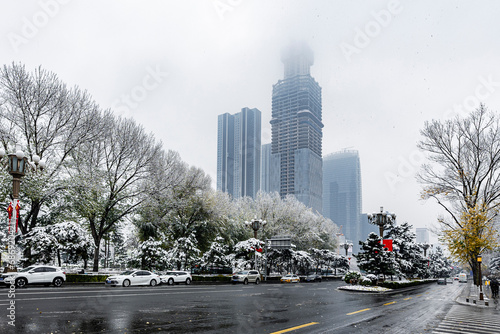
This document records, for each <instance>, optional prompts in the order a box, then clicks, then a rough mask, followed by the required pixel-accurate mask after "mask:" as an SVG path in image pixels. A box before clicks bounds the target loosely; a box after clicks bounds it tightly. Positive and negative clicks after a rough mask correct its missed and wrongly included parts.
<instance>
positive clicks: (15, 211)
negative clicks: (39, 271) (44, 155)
mask: <svg viewBox="0 0 500 334" xmlns="http://www.w3.org/2000/svg"><path fill="white" fill-rule="evenodd" d="M4 156H5V150H4V149H3V148H0V159H1V158H3V157H4ZM7 156H8V158H9V163H8V166H9V173H10V175H12V198H13V201H14V204H13V205H12V203H11V205H9V224H8V225H9V237H8V239H9V266H8V268H7V271H17V269H16V263H15V262H16V254H15V252H16V250H15V246H16V233H17V223H18V221H17V219H18V217H19V211H20V203H19V191H20V188H21V178H22V177H23V176H24V175H25V171H26V166H27V165H28V166H29V167H30V168H33V169H35V170H36V169H37V168H40V169H43V168H44V167H45V162H43V161H42V160H41V159H40V157H39V156H38V155H33V163H30V162H28V158H27V157H25V156H24V152H23V151H22V150H20V149H18V150H17V151H16V153H9V154H8V155H7ZM31 164H34V165H35V166H34V167H33V166H32V165H31Z"/></svg>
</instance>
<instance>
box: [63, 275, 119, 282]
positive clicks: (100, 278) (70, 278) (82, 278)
mask: <svg viewBox="0 0 500 334" xmlns="http://www.w3.org/2000/svg"><path fill="white" fill-rule="evenodd" d="M108 276H109V275H79V274H66V282H67V283H104V282H105V281H106V278H107V277H108Z"/></svg>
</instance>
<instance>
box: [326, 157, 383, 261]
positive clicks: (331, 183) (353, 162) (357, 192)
mask: <svg viewBox="0 0 500 334" xmlns="http://www.w3.org/2000/svg"><path fill="white" fill-rule="evenodd" d="M361 205H362V203H361V167H360V162H359V154H358V151H355V150H344V151H341V152H337V153H332V154H329V155H327V156H325V157H324V159H323V216H325V217H328V218H330V219H331V220H333V222H334V223H335V224H337V225H338V226H341V225H342V232H343V233H344V235H345V238H346V240H350V241H352V243H353V252H354V253H357V252H358V251H359V242H358V241H359V240H366V236H364V235H363V234H364V233H365V226H364V224H362V214H361V210H362V206H361ZM366 225H368V220H366ZM372 226H373V225H370V226H366V228H367V229H368V228H371V227H372Z"/></svg>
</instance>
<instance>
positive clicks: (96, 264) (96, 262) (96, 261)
mask: <svg viewBox="0 0 500 334" xmlns="http://www.w3.org/2000/svg"><path fill="white" fill-rule="evenodd" d="M100 245H101V237H98V239H97V240H95V249H94V266H93V268H92V271H94V272H98V271H99V253H100V249H99V248H100Z"/></svg>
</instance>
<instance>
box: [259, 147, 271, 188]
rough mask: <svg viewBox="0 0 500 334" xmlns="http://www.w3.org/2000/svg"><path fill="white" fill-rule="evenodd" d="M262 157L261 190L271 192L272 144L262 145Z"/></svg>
mask: <svg viewBox="0 0 500 334" xmlns="http://www.w3.org/2000/svg"><path fill="white" fill-rule="evenodd" d="M261 147H262V150H261V159H260V190H261V191H263V192H266V193H268V192H271V186H270V181H271V180H270V174H269V172H270V164H271V144H265V145H262V146H261Z"/></svg>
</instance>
